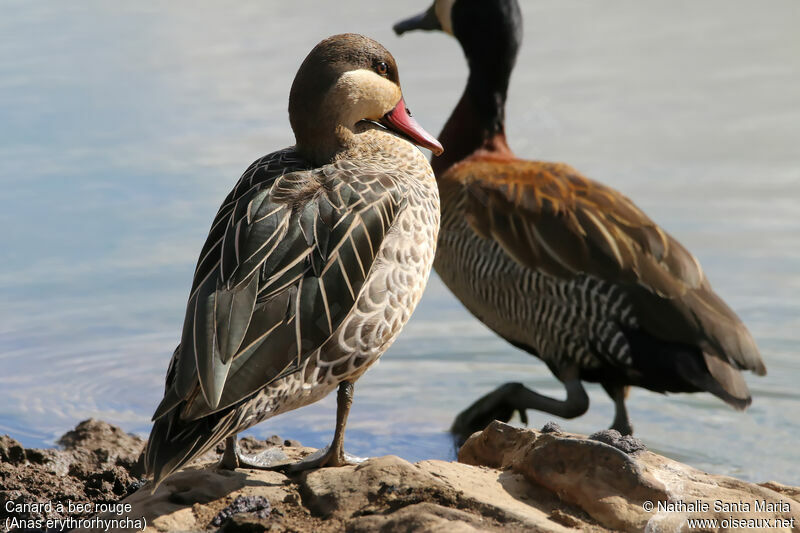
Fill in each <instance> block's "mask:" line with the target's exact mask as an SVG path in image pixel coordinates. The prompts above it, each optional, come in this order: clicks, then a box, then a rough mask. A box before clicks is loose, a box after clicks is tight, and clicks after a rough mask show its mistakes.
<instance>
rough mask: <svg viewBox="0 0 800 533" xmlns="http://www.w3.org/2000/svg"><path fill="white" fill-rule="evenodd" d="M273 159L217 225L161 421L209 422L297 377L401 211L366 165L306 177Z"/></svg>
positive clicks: (347, 307)
mask: <svg viewBox="0 0 800 533" xmlns="http://www.w3.org/2000/svg"><path fill="white" fill-rule="evenodd" d="M275 156H276V154H271V155H270V156H266V157H265V158H263V159H262V160H261V161H262V163H261V164H257V165H254V166H251V168H250V169H248V171H247V172H246V173H245V175H244V176H243V178H242V181H243V180H248V181H249V183H247V184H246V185H247V186H243V184H242V181H240V183H239V184H237V187H236V188H235V189H234V192H236V191H237V190H238V191H240V194H239V196H236V195H234V193H232V194H231V195H229V197H228V199H226V202H225V203H224V204H223V206H222V207H221V208H220V211H219V213H218V215H217V219H215V222H214V224H213V225H212V230H211V232H210V233H209V237H208V240H209V241H212V240H213V241H214V242H207V243H206V246H205V247H204V249H203V254H202V255H201V258H200V260H199V262H198V267H197V270H196V274H195V283H194V284H193V288H192V295H191V297H190V300H189V303H188V305H187V314H186V322H185V324H184V332H183V335H182V339H181V346H179V349H178V350H176V354H175V356H174V361H173V363H172V366H173V367H174V372H171V373H170V375H168V383H167V390H166V393H165V397H164V400H162V404H161V405H160V406H159V408H158V409H157V410H156V414H155V415H154V419H158V418H160V417H162V416H164V414H166V413H167V412H169V411H170V410H172V409H174V408H176V407H178V406H179V405H180V404H181V403H183V406H182V407H181V418H183V419H198V418H201V417H204V416H207V415H209V414H212V413H215V412H218V411H220V410H222V409H225V408H227V407H230V406H232V405H234V404H236V403H238V402H240V401H241V400H243V399H246V398H247V397H248V396H250V395H252V394H253V393H255V392H256V391H258V390H259V389H260V388H262V387H263V386H265V385H267V384H268V383H270V382H271V381H273V380H274V379H277V378H278V377H281V376H285V375H286V374H288V373H291V372H293V371H296V370H298V369H299V368H300V367H301V365H302V363H303V360H304V358H305V357H307V356H308V355H309V354H310V353H312V352H313V351H314V350H316V349H317V348H319V347H320V346H321V345H322V344H323V343H324V342H325V341H326V340H327V339H328V338H330V337H331V335H332V334H333V332H334V331H335V330H336V328H337V327H338V325H339V324H340V323H341V322H342V321H343V319H344V318H345V317H346V316H347V314H348V313H349V312H350V311H351V309H352V307H353V305H354V303H355V301H356V299H357V297H358V294H359V292H360V290H361V288H362V286H363V284H364V282H365V280H366V278H367V276H368V275H369V272H370V269H371V268H372V264H373V262H374V260H375V257H376V255H377V253H378V250H379V248H380V245H381V243H382V241H383V239H384V238H385V236H386V234H387V232H388V231H389V229H390V228H391V226H392V223H393V221H394V219H395V217H396V215H397V214H398V213H399V212H400V211H401V210H402V208H403V207H404V205H405V200H404V194H403V191H401V190H399V189H398V188H397V187H396V186H395V185H394V182H392V181H391V180H389V179H388V178H387V177H386V176H384V175H382V173H381V172H380V171H378V170H376V169H374V168H371V167H367V165H356V164H352V163H345V162H340V163H334V164H332V165H327V166H326V167H323V169H319V170H316V171H306V170H304V168H303V167H302V166H300V168H297V166H298V165H295V166H294V167H292V166H289V167H287V168H276V167H275V165H272V164H271V161H270V160H269V159H270V158H271V157H275ZM277 156H278V157H284V156H285V154H284V153H281V152H279V153H277ZM264 169H266V171H264ZM258 172H261V174H262V176H261V177H262V179H261V180H258V179H252V174H253V173H258ZM198 278H200V279H198Z"/></svg>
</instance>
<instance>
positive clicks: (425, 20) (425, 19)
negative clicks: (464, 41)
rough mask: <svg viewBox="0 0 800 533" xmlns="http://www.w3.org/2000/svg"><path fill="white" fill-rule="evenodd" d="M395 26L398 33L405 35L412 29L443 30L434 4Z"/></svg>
mask: <svg viewBox="0 0 800 533" xmlns="http://www.w3.org/2000/svg"><path fill="white" fill-rule="evenodd" d="M393 28H394V32H395V33H396V34H397V35H403V34H404V33H405V32H407V31H412V30H441V29H442V25H441V24H440V23H439V18H438V17H437V16H436V10H435V9H434V6H433V5H432V6H431V7H429V8H428V10H427V11H423V12H422V13H420V14H419V15H415V16H413V17H411V18H407V19H405V20H401V21H400V22H398V23H397V24H395V25H394V26H393Z"/></svg>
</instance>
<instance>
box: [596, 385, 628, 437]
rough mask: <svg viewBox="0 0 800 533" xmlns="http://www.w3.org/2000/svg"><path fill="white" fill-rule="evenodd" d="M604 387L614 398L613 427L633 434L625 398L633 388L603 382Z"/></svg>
mask: <svg viewBox="0 0 800 533" xmlns="http://www.w3.org/2000/svg"><path fill="white" fill-rule="evenodd" d="M603 388H604V389H605V390H606V392H607V393H608V395H609V396H611V399H612V400H614V423H613V424H611V429H616V430H617V431H619V432H620V433H622V434H623V435H633V426H632V425H631V420H630V418H628V410H627V409H626V408H625V398H627V397H628V392H629V391H630V390H631V388H630V387H625V386H622V385H609V384H606V383H603Z"/></svg>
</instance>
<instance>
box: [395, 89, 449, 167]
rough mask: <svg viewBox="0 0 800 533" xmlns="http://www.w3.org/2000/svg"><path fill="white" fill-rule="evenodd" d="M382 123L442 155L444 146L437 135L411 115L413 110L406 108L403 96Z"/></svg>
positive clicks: (415, 142)
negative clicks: (425, 128)
mask: <svg viewBox="0 0 800 533" xmlns="http://www.w3.org/2000/svg"><path fill="white" fill-rule="evenodd" d="M380 123H381V124H383V125H384V126H386V127H387V128H388V129H390V130H392V131H396V132H398V133H400V134H402V135H404V136H406V137H408V138H409V139H410V140H411V141H412V142H413V143H414V144H417V145H419V146H422V147H423V148H427V149H428V150H430V151H431V152H433V153H434V155H441V154H442V152H444V148H442V145H441V144H439V141H437V140H436V137H434V136H433V135H431V134H430V133H428V132H427V131H425V130H424V129H423V128H422V126H420V125H419V123H418V122H417V121H416V120H414V117H412V116H411V111H409V110H408V109H407V108H406V103H405V101H404V100H403V99H402V98H401V99H400V101H399V102H397V105H396V106H394V109H392V110H391V111H389V112H388V113H386V114H385V115H383V118H382V119H381V120H380Z"/></svg>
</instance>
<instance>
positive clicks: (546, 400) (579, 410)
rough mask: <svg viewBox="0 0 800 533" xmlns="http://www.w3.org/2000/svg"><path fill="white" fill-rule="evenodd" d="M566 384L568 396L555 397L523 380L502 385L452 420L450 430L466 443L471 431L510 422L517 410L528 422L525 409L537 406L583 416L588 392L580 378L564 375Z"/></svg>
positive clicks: (587, 401)
mask: <svg viewBox="0 0 800 533" xmlns="http://www.w3.org/2000/svg"><path fill="white" fill-rule="evenodd" d="M564 387H565V388H566V390H567V398H566V400H556V399H554V398H550V397H548V396H543V395H541V394H539V393H537V392H534V391H532V390H530V389H529V388H527V387H525V386H524V385H523V384H522V383H506V384H505V385H501V386H500V387H498V388H497V389H495V390H493V391H492V392H490V393H489V394H487V395H486V396H484V397H482V398H480V399H479V400H477V401H476V402H475V403H473V404H472V405H470V406H469V407H468V408H467V409H466V410H464V411H462V412H461V413H460V414H459V415H458V416H457V417H456V419H455V421H454V422H453V425H452V427H451V428H450V433H452V434H453V436H454V437H455V439H456V441H457V443H459V444H460V443H463V442H464V441H465V440H466V439H467V437H469V436H470V435H471V434H472V433H474V432H476V431H480V430H482V429H483V428H485V427H486V426H487V425H489V423H490V422H491V421H492V420H500V421H501V422H507V421H508V420H509V419H510V418H511V415H513V414H514V411H519V413H520V419H521V420H522V422H523V423H525V424H527V423H528V419H527V416H526V414H525V410H526V409H536V410H537V411H544V412H545V413H550V414H551V415H556V416H560V417H563V418H575V417H578V416H581V415H582V414H583V413H585V412H586V410H587V409H588V408H589V396H587V395H586V391H585V390H584V389H583V385H582V384H581V381H580V379H578V378H577V377H570V378H568V379H565V380H564Z"/></svg>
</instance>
